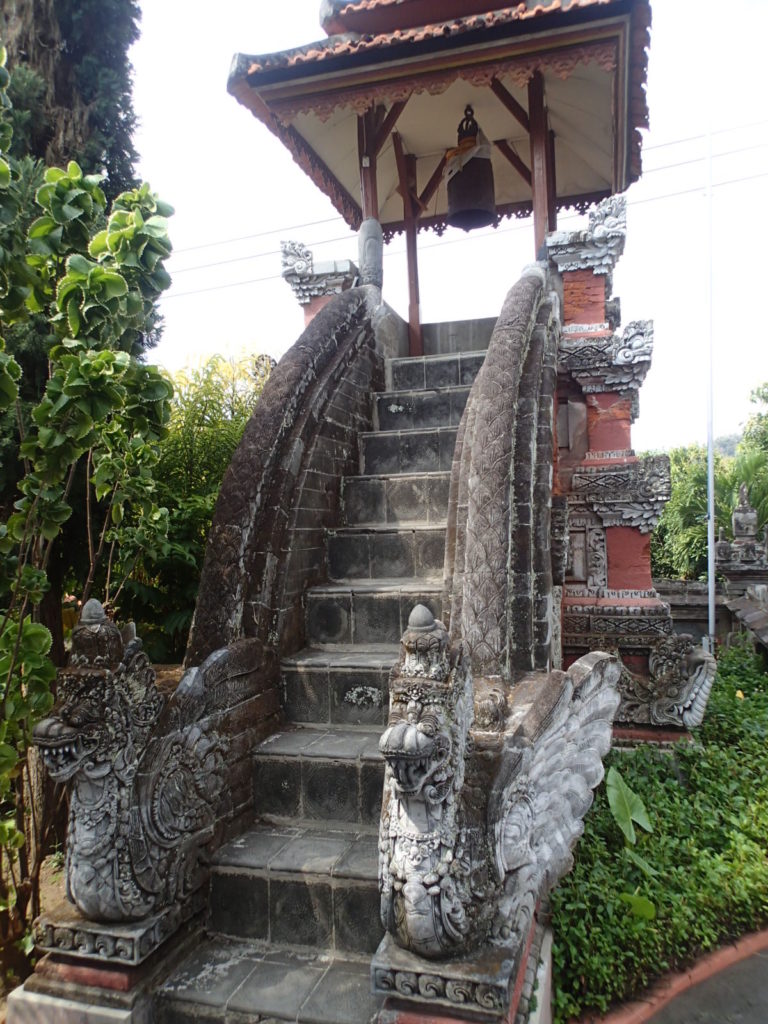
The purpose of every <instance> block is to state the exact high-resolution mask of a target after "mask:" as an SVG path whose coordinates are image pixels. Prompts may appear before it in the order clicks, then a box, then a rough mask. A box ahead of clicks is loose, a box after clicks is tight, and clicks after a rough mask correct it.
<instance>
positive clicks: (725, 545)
mask: <svg viewBox="0 0 768 1024" xmlns="http://www.w3.org/2000/svg"><path fill="white" fill-rule="evenodd" d="M730 561H731V542H730V541H729V540H728V539H727V537H726V536H725V529H724V528H723V527H722V526H721V527H720V530H719V531H718V537H717V543H716V544H715V562H716V563H717V564H718V565H722V564H727V563H728V562H730Z"/></svg>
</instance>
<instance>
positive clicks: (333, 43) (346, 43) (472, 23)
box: [247, 0, 615, 75]
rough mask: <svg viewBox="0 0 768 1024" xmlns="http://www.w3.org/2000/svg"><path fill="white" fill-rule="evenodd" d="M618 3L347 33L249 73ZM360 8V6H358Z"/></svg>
mask: <svg viewBox="0 0 768 1024" xmlns="http://www.w3.org/2000/svg"><path fill="white" fill-rule="evenodd" d="M396 2H397V0H362V4H366V3H367V4H371V5H373V6H380V5H387V4H393V3H396ZM614 2H615V0H553V2H552V3H549V4H537V5H536V6H535V7H527V6H526V5H525V4H524V3H520V4H516V5H515V6H513V7H502V8H500V9H498V10H495V11H489V12H488V13H486V14H472V15H469V16H467V17H464V18H454V19H452V20H450V21H443V22H434V23H432V24H429V25H421V26H418V27H416V28H407V29H396V30H395V31H393V32H383V33H378V34H375V35H371V34H361V33H358V32H347V33H344V34H341V35H333V36H329V37H328V38H327V39H321V40H319V41H317V42H312V43H307V44H306V45H305V46H299V47H296V48H294V49H291V50H281V51H279V52H277V53H268V54H263V55H259V56H254V57H250V58H248V61H249V63H248V65H247V73H248V74H249V75H258V74H259V73H260V72H266V71H276V70H278V69H280V68H293V67H299V66H300V65H303V64H314V63H316V62H318V61H323V60H330V59H333V58H336V57H342V56H345V55H350V56H351V55H353V54H359V53H366V52H370V51H374V50H379V49H383V48H386V47H389V46H394V45H397V44H400V43H419V42H422V41H424V40H427V39H439V38H440V37H445V36H452V35H461V34H462V33H464V32H471V31H472V30H473V29H477V28H491V27H492V26H496V25H507V24H511V23H513V22H516V21H528V20H530V19H533V18H538V17H540V16H541V15H545V14H553V13H555V12H557V11H566V10H567V11H570V10H574V9H575V8H578V7H597V6H604V5H606V4H611V3H614ZM358 6H360V5H358Z"/></svg>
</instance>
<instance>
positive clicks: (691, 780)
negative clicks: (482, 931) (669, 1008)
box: [552, 647, 768, 1024]
mask: <svg viewBox="0 0 768 1024" xmlns="http://www.w3.org/2000/svg"><path fill="white" fill-rule="evenodd" d="M696 738H697V741H698V742H697V743H696V744H694V745H684V744H680V745H679V746H678V747H676V748H675V750H674V752H673V753H672V754H670V753H662V752H660V751H658V750H656V749H654V748H651V747H643V748H640V749H638V750H637V751H634V752H628V753H618V752H612V753H611V754H610V755H609V757H608V759H607V761H606V768H608V767H610V765H615V766H616V767H617V768H619V769H620V771H621V774H622V775H623V777H624V779H625V780H626V782H627V784H628V785H629V786H630V787H631V788H632V789H633V790H634V791H635V792H636V793H637V794H638V795H639V796H640V797H641V798H642V800H643V801H644V803H645V806H646V807H647V809H648V812H649V815H650V818H651V823H652V825H653V832H652V833H649V834H642V835H639V836H638V842H637V847H636V849H637V853H638V854H640V855H641V856H642V857H643V858H644V859H645V860H646V861H647V862H648V863H649V864H650V865H651V867H652V868H653V869H655V871H656V872H658V875H657V876H656V877H654V878H652V879H649V878H648V877H647V876H646V875H644V874H643V872H642V871H641V870H640V869H639V868H638V867H637V865H636V864H634V863H633V862H632V860H631V858H630V857H628V856H627V853H626V850H625V844H624V837H623V835H622V833H621V830H620V829H619V827H618V825H617V824H616V822H615V820H614V818H613V816H612V814H611V812H610V809H609V807H608V801H607V799H606V792H605V788H606V787H605V783H603V784H602V785H601V786H600V789H599V790H598V792H597V794H596V798H595V804H594V806H593V809H592V810H591V811H590V813H589V814H588V815H587V820H586V822H585V830H584V837H583V838H582V839H581V840H580V842H579V844H578V846H577V847H576V863H575V866H574V869H573V871H572V872H571V874H570V875H568V876H567V877H566V878H565V879H564V880H563V881H562V882H561V883H560V885H559V886H558V888H557V889H556V891H555V892H554V893H553V894H552V912H553V929H554V936H555V939H554V946H553V965H554V983H555V984H554V993H553V1011H554V1019H555V1021H556V1022H559V1024H563V1022H565V1021H567V1020H568V1019H569V1018H571V1017H574V1016H579V1015H580V1014H582V1013H584V1012H585V1011H587V1010H598V1011H601V1012H603V1011H605V1010H606V1009H607V1008H608V1007H609V1006H610V1004H611V1003H614V1002H618V1001H623V1000H626V999H629V998H630V997H632V996H634V995H637V994H638V993H639V992H640V991H642V990H643V989H644V988H646V987H647V986H648V985H650V984H651V983H652V982H653V981H654V979H656V978H657V977H658V976H659V975H660V974H662V973H663V972H665V971H668V970H670V969H675V968H678V967H681V966H683V965H684V964H686V963H689V962H690V961H691V960H693V959H694V958H695V957H698V956H699V955H701V954H702V953H705V952H707V951H709V950H711V949H713V948H715V947H717V946H719V945H722V944H723V943H724V942H726V941H727V940H728V939H731V938H735V937H736V936H739V935H742V934H744V933H745V932H748V931H752V930H754V929H756V928H759V927H761V926H762V925H764V924H765V923H766V921H768V856H767V851H768V743H766V739H767V738H768V675H766V674H765V673H764V672H763V670H762V668H761V665H760V663H759V661H758V660H757V659H756V658H755V657H754V655H753V654H752V653H751V652H750V651H748V650H746V649H745V648H742V647H734V648H732V649H731V650H729V651H727V652H725V653H724V654H723V655H722V657H721V658H720V661H719V667H718V676H717V681H716V683H715V686H714V688H713V691H712V695H711V697H710V701H709V706H708V708H707V715H706V719H705V721H704V724H703V725H702V727H701V729H699V730H698V732H697V737H696ZM627 891H634V892H636V893H637V894H638V895H642V896H644V897H647V898H648V899H650V900H651V901H652V902H653V903H654V904H655V906H656V912H657V914H656V918H655V919H654V920H644V919H642V918H640V917H637V916H633V915H632V913H631V912H630V910H629V909H628V906H627V903H626V902H625V901H624V900H622V898H621V895H620V894H621V893H622V892H627Z"/></svg>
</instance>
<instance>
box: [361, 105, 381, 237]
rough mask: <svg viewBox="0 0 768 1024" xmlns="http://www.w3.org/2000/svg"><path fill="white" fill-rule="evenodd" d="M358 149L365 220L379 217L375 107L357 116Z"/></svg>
mask: <svg viewBox="0 0 768 1024" xmlns="http://www.w3.org/2000/svg"><path fill="white" fill-rule="evenodd" d="M357 151H358V156H359V158H360V195H361V200H362V208H363V220H368V219H369V218H371V217H372V218H373V219H374V220H378V219H379V191H378V182H377V177H376V157H377V155H378V154H377V150H376V111H375V109H374V108H373V107H371V108H370V110H366V112H365V113H364V114H358V117H357Z"/></svg>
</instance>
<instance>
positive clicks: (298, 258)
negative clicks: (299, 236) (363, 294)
mask: <svg viewBox="0 0 768 1024" xmlns="http://www.w3.org/2000/svg"><path fill="white" fill-rule="evenodd" d="M280 247H281V250H282V265H283V271H282V273H283V277H284V278H285V280H286V281H287V282H288V284H289V285H290V286H291V288H292V289H293V294H294V295H295V296H296V298H297V300H298V301H299V302H300V303H301V305H303V306H306V305H307V304H308V303H309V302H311V301H312V299H314V298H317V297H318V296H320V295H338V294H339V292H343V291H347V289H349V288H352V287H353V285H354V284H355V283H356V282H357V280H358V271H357V267H356V266H355V265H354V263H350V261H349V260H341V261H340V262H335V263H333V262H326V263H318V264H317V266H315V264H314V260H313V257H312V252H311V251H310V250H309V249H308V248H307V247H306V246H305V245H303V244H302V243H301V242H281V243H280Z"/></svg>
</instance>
